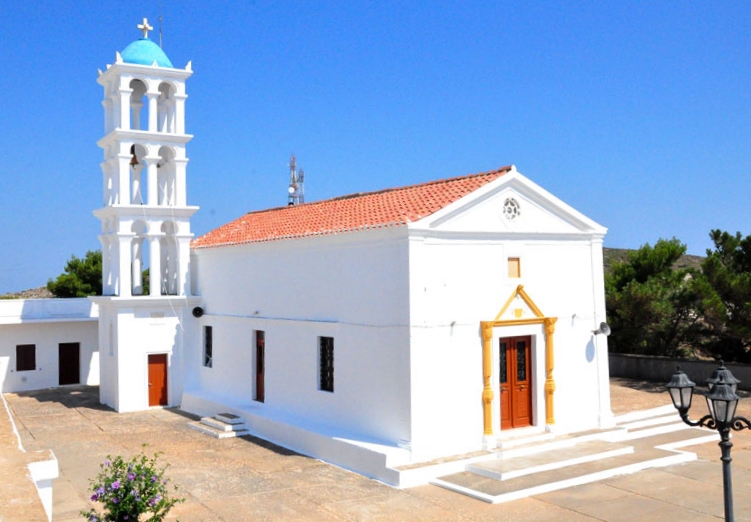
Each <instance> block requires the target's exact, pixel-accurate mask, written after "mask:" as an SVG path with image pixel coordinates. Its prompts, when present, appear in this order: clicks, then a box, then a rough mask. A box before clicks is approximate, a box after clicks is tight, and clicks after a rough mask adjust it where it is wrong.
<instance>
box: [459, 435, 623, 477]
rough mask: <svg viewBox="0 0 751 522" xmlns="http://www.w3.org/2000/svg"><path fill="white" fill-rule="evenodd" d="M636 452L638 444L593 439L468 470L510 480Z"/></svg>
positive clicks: (478, 465) (469, 467)
mask: <svg viewBox="0 0 751 522" xmlns="http://www.w3.org/2000/svg"><path fill="white" fill-rule="evenodd" d="M633 452H634V447H633V446H631V445H628V444H619V443H612V442H605V441H603V440H593V441H586V442H581V443H578V444H572V445H570V446H567V447H561V448H557V449H549V450H545V451H540V452H536V453H530V454H527V455H520V456H518V457H515V458H503V457H501V458H497V459H495V460H486V461H482V462H478V463H475V464H470V465H468V466H467V471H468V472H470V473H475V474H477V475H482V476H485V477H488V478H491V479H495V480H509V479H512V478H516V477H522V476H524V475H531V474H533V473H541V472H544V471H550V470H554V469H560V468H565V467H569V466H575V465H577V464H583V463H585V462H592V461H595V460H603V459H607V458H610V457H617V456H619V455H627V454H629V453H633Z"/></svg>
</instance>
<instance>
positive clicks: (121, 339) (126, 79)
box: [94, 18, 198, 411]
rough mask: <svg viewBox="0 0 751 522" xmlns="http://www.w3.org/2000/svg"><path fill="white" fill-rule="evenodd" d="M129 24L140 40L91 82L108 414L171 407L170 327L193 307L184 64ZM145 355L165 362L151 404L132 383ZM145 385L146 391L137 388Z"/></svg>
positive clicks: (174, 347)
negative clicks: (95, 106) (100, 128)
mask: <svg viewBox="0 0 751 522" xmlns="http://www.w3.org/2000/svg"><path fill="white" fill-rule="evenodd" d="M137 27H138V29H139V30H140V31H142V37H141V38H139V39H138V40H136V41H134V42H132V43H131V44H130V45H128V46H127V47H126V48H125V49H124V50H123V52H122V53H119V52H118V53H116V55H115V63H114V64H111V65H107V68H106V70H105V71H104V72H102V71H101V70H100V71H99V76H98V78H97V82H98V83H99V84H100V85H101V86H102V87H103V88H104V99H103V101H102V105H103V107H104V137H103V138H101V139H100V140H99V141H98V142H97V143H98V145H99V147H101V148H102V150H103V151H104V160H103V161H102V163H101V168H102V180H103V185H102V187H103V199H102V207H101V208H99V209H97V210H95V211H94V215H95V216H96V217H97V218H99V220H100V221H101V224H102V226H101V234H100V236H99V240H100V242H101V244H102V287H103V294H104V295H103V297H100V298H94V301H95V302H97V303H98V304H99V308H100V321H99V337H100V370H101V381H102V385H101V387H100V398H101V399H102V402H103V403H105V404H109V405H110V406H112V407H114V408H115V409H117V410H118V411H132V410H137V409H144V408H146V407H148V406H155V405H164V404H173V403H179V397H178V396H179V395H180V393H181V391H180V382H179V380H178V381H176V380H175V377H179V376H178V375H177V373H176V370H175V369H176V368H177V365H175V364H174V362H176V360H177V358H179V356H180V349H179V348H180V346H181V342H182V340H181V330H180V328H178V329H177V332H176V331H175V329H174V324H175V323H176V324H177V325H178V326H180V325H181V324H182V316H183V315H185V314H184V312H185V310H186V309H187V308H186V307H187V306H188V305H191V304H193V302H194V301H197V299H196V298H191V297H190V296H191V291H190V266H189V265H190V240H191V239H192V237H193V234H192V233H191V230H190V218H191V216H192V215H193V214H194V213H195V212H196V211H197V210H198V207H195V206H188V205H187V191H186V167H187V164H188V158H187V156H186V152H185V147H186V144H187V143H188V142H189V141H190V140H191V138H192V136H191V135H190V134H186V133H185V100H186V98H187V95H186V94H185V81H186V80H187V79H188V78H189V77H190V76H191V74H192V73H193V72H192V69H191V64H190V62H189V63H188V64H187V66H186V67H185V68H184V69H177V68H175V67H174V66H173V65H172V62H171V61H170V59H169V58H168V57H167V55H166V54H165V53H164V51H163V50H162V49H161V47H160V46H159V45H157V44H156V43H154V42H153V41H152V40H151V39H149V36H148V33H149V31H151V30H152V29H153V28H152V27H151V26H150V25H149V23H148V20H147V19H146V18H144V19H143V22H142V23H141V24H138V26H137ZM156 325H162V326H164V328H163V329H164V330H165V331H166V332H169V330H170V328H172V330H171V336H170V335H169V334H164V335H162V334H161V333H160V334H158V333H157V332H156V330H157V328H155V326H156ZM149 354H159V355H160V356H164V357H163V358H165V359H166V362H165V364H166V366H167V368H165V369H164V372H165V375H164V380H165V384H164V387H166V389H165V390H162V392H163V393H162V396H160V397H159V398H155V397H156V396H157V395H158V394H157V392H156V391H154V390H152V389H151V387H152V385H153V383H152V382H151V381H153V380H155V379H152V377H151V376H145V377H144V379H143V382H141V383H136V382H134V381H133V378H132V376H133V375H134V372H135V374H138V373H139V371H140V370H139V369H138V368H140V367H141V366H143V365H144V364H145V362H144V358H146V359H148V361H146V362H147V363H148V371H149V372H150V371H151V370H150V368H151V356H150V355H149ZM147 355H148V357H147ZM173 370H174V371H173ZM143 371H146V370H143ZM141 373H142V372H141ZM123 379H127V382H123ZM146 383H148V390H144V389H139V388H141V387H142V385H145V384H146ZM146 392H148V395H149V397H148V398H147V397H146V395H145V393H146ZM152 395H153V396H152ZM147 399H148V400H147ZM155 402H156V404H155Z"/></svg>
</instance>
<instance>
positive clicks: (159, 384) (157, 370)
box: [149, 353, 167, 406]
mask: <svg viewBox="0 0 751 522" xmlns="http://www.w3.org/2000/svg"><path fill="white" fill-rule="evenodd" d="M166 405H167V354H166V353H155V354H150V355H149V406H166Z"/></svg>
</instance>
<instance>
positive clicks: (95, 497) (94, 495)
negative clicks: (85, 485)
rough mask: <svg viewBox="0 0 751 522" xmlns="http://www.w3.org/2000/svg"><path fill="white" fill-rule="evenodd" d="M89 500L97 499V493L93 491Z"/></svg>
mask: <svg viewBox="0 0 751 522" xmlns="http://www.w3.org/2000/svg"><path fill="white" fill-rule="evenodd" d="M91 500H99V495H97V494H96V493H94V494H93V495H91Z"/></svg>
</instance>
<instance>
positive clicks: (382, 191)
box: [244, 165, 511, 215]
mask: <svg viewBox="0 0 751 522" xmlns="http://www.w3.org/2000/svg"><path fill="white" fill-rule="evenodd" d="M510 170H511V165H508V166H505V167H500V168H498V169H495V170H488V171H486V172H476V173H474V174H465V175H463V176H455V177H453V178H443V179H435V180H432V181H423V182H422V183H415V184H414V185H402V186H400V187H389V188H385V189H378V190H372V191H369V192H353V193H352V194H344V195H342V196H334V197H333V198H329V199H321V200H318V201H309V202H306V203H300V204H298V205H288V206H283V205H282V206H279V207H271V208H264V209H261V210H249V211H248V212H246V213H245V214H244V215H247V214H261V213H263V212H272V211H279V210H283V209H285V208H292V207H311V206H314V205H320V204H323V203H328V202H330V201H343V200H347V199H353V198H360V197H365V196H376V195H379V194H387V193H389V192H396V191H399V190H410V189H415V188H420V187H427V186H430V185H439V184H441V183H450V182H455V181H461V180H464V179H469V178H479V177H481V176H493V175H496V174H499V173H503V172H508V171H510Z"/></svg>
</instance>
